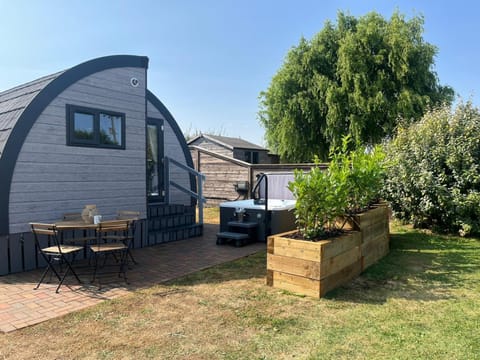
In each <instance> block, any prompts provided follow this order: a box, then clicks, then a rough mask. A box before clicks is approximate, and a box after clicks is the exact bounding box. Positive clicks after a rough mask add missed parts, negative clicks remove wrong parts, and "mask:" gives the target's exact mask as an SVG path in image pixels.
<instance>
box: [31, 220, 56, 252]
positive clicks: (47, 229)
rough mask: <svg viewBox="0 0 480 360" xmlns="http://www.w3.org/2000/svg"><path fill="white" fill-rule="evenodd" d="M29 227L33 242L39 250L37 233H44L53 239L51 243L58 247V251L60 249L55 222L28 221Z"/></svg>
mask: <svg viewBox="0 0 480 360" xmlns="http://www.w3.org/2000/svg"><path fill="white" fill-rule="evenodd" d="M30 228H31V229H32V233H33V236H34V238H35V243H36V244H37V246H38V248H39V250H41V249H42V245H41V243H40V239H39V235H45V236H48V237H49V238H50V239H52V240H53V244H52V245H56V246H57V247H58V251H59V252H60V251H61V249H60V242H59V241H58V231H57V229H56V227H55V224H46V223H30Z"/></svg>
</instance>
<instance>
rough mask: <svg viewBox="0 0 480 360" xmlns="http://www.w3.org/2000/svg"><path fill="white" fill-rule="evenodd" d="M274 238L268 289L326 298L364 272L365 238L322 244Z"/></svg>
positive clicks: (348, 237) (270, 248) (356, 234)
mask: <svg viewBox="0 0 480 360" xmlns="http://www.w3.org/2000/svg"><path fill="white" fill-rule="evenodd" d="M295 232H296V230H295V231H290V232H287V233H283V234H278V235H272V236H270V237H269V238H268V244H267V285H270V286H274V287H276V288H279V289H284V290H289V291H292V292H296V293H300V294H304V295H308V296H314V297H322V296H324V295H325V294H326V293H327V292H328V291H330V290H332V289H334V288H336V287H338V286H340V285H342V284H344V283H345V282H348V281H349V280H351V279H353V278H354V277H356V276H358V275H359V274H360V272H361V268H362V262H361V250H360V248H361V241H362V239H361V234H360V232H357V231H352V232H350V233H347V234H345V235H342V236H341V237H338V238H334V239H331V240H322V241H318V242H312V241H304V240H296V239H290V238H288V235H289V234H292V233H295Z"/></svg>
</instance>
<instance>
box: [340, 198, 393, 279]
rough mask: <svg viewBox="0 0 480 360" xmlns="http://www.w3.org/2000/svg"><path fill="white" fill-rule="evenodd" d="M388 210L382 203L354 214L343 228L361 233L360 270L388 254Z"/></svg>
mask: <svg viewBox="0 0 480 360" xmlns="http://www.w3.org/2000/svg"><path fill="white" fill-rule="evenodd" d="M388 211H389V210H388V206H387V205H386V204H384V203H382V204H379V205H378V206H376V207H375V208H373V209H370V210H368V211H367V212H364V213H362V214H358V215H355V216H354V217H353V221H347V225H346V226H345V229H347V230H356V231H360V233H361V234H362V246H361V250H362V271H364V270H365V269H367V268H368V267H369V266H371V265H373V264H374V263H376V262H377V261H378V260H380V259H381V258H383V257H384V256H385V255H387V254H388V251H389V249H390V246H389V242H390V228H389V216H388Z"/></svg>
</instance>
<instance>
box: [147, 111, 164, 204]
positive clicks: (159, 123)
mask: <svg viewBox="0 0 480 360" xmlns="http://www.w3.org/2000/svg"><path fill="white" fill-rule="evenodd" d="M163 123H164V120H163V119H156V118H150V117H149V118H147V133H146V141H147V144H146V146H147V147H148V125H153V126H156V127H157V134H158V138H157V146H158V149H157V154H158V159H157V164H158V174H157V175H158V192H159V194H158V196H152V195H148V193H147V201H148V203H162V202H164V201H165V176H164V156H165V152H164V133H165V130H164V124H163ZM145 162H146V163H147V154H145ZM146 169H148V164H147V166H146ZM148 176H149V175H148V170H146V177H145V180H146V181H147V191H148Z"/></svg>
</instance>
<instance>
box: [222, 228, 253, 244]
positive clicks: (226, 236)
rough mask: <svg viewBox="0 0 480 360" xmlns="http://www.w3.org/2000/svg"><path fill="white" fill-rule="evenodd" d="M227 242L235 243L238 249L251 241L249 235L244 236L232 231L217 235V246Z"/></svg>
mask: <svg viewBox="0 0 480 360" xmlns="http://www.w3.org/2000/svg"><path fill="white" fill-rule="evenodd" d="M225 240H227V241H234V245H235V246H236V247H239V246H243V245H245V244H246V243H247V242H248V241H249V240H250V237H249V236H248V234H242V233H237V232H232V231H222V232H219V233H217V245H223V244H225Z"/></svg>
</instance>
